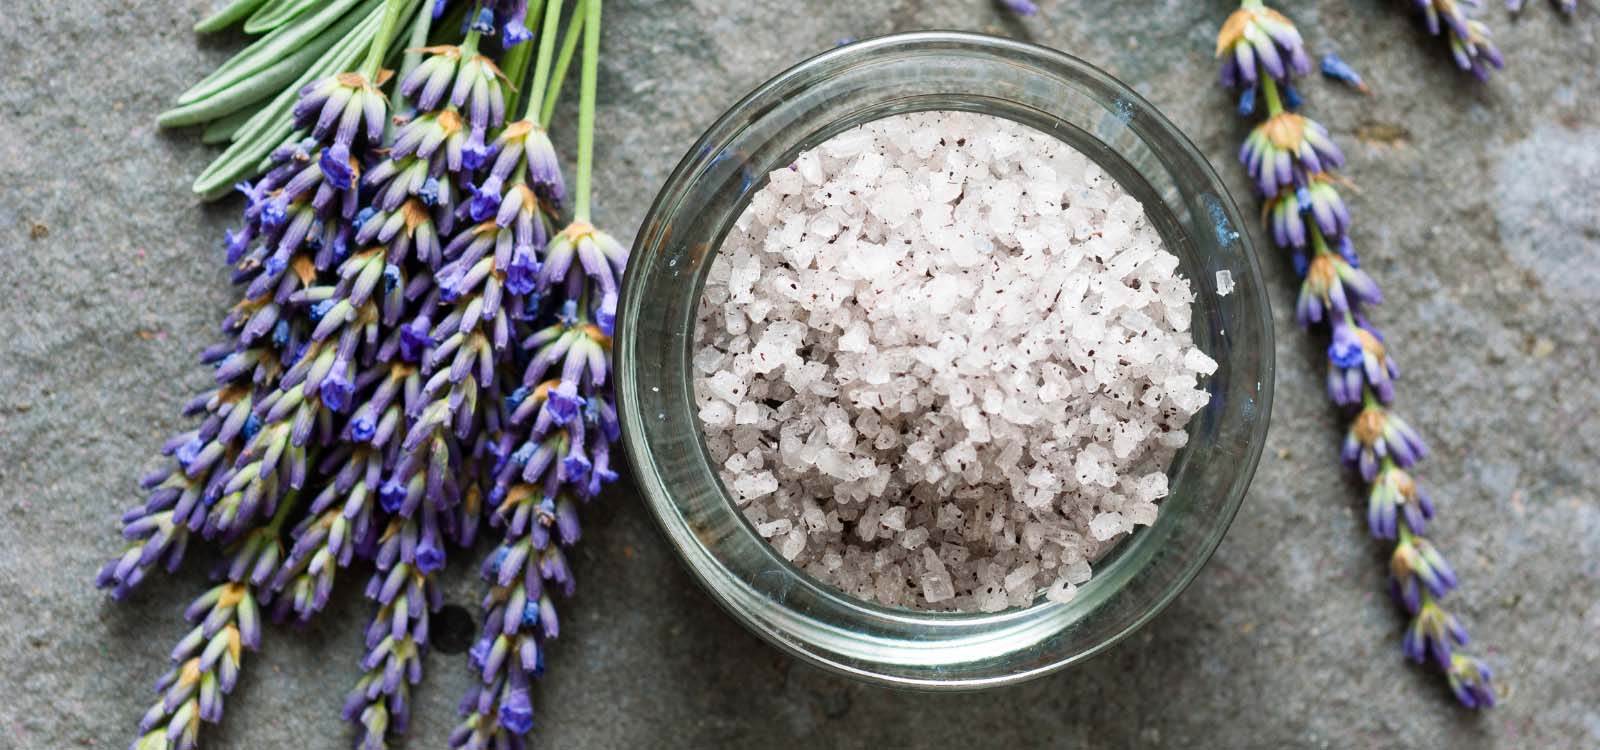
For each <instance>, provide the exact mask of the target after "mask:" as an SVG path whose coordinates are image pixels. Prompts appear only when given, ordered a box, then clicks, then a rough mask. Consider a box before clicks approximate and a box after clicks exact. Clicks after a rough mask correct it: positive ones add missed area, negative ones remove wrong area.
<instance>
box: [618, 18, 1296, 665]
mask: <svg viewBox="0 0 1600 750" xmlns="http://www.w3.org/2000/svg"><path fill="white" fill-rule="evenodd" d="M936 109H937V110H970V111H975V112H982V113H986V114H990V115H997V116H1000V117H1006V118H1010V119H1012V120H1016V121H1018V122H1021V123H1024V124H1026V125H1029V126H1032V127H1034V128H1036V129H1038V130H1041V131H1044V132H1047V133H1052V134H1054V135H1056V136H1058V137H1060V138H1061V139H1062V140H1064V141H1066V142H1068V143H1069V144H1071V145H1072V146H1074V147H1076V148H1077V149H1078V150H1080V151H1082V152H1083V153H1084V154H1086V155H1088V156H1089V157H1090V158H1091V159H1093V160H1095V161H1096V162H1097V163H1098V164H1099V165H1100V166H1101V167H1102V168H1103V169H1105V170H1106V171H1107V172H1108V173H1109V174H1110V175H1111V176H1112V177H1114V178H1115V179H1116V180H1117V181H1119V182H1120V183H1122V185H1124V186H1125V187H1126V188H1127V189H1128V190H1129V191H1130V192H1131V193H1133V195H1134V196H1135V197H1137V198H1138V199H1139V200H1140V201H1141V202H1142V203H1143V204H1144V207H1145V210H1146V213H1147V215H1148V216H1149V219H1150V220H1151V221H1152V222H1153V223H1154V225H1155V226H1156V227H1157V228H1158V229H1159V231H1160V232H1161V234H1162V236H1163V238H1164V240H1165V242H1166V245H1167V249H1168V250H1169V251H1171V252H1173V253H1174V254H1176V255H1177V256H1178V257H1179V259H1180V269H1179V270H1180V272H1181V273H1183V274H1184V275H1185V276H1187V277H1188V278H1189V279H1190V280H1191V283H1192V284H1193V286H1194V288H1195V290H1196V299H1195V302H1194V310H1193V312H1194V315H1193V321H1194V322H1193V329H1194V337H1195V343H1196V344H1197V345H1198V346H1199V347H1200V348H1201V349H1202V350H1203V351H1205V352H1206V353H1207V354H1208V355H1210V356H1211V358H1212V359H1215V360H1216V361H1217V363H1218V365H1219V366H1218V369H1217V371H1216V373H1215V374H1213V375H1212V376H1210V378H1208V379H1207V380H1206V381H1205V382H1204V386H1205V387H1206V388H1208V389H1209V391H1210V393H1211V402H1210V404H1209V405H1208V406H1206V407H1205V409H1204V410H1203V411H1201V412H1200V413H1199V414H1197V415H1195V417H1194V419H1193V420H1192V421H1191V423H1190V425H1189V444H1188V446H1187V447H1186V448H1185V449H1184V450H1183V451H1182V452H1180V453H1179V455H1178V456H1177V458H1176V459H1175V460H1174V461H1173V464H1172V466H1171V467H1170V469H1169V470H1168V475H1169V480H1170V482H1169V483H1170V487H1171V495H1170V496H1169V497H1167V498H1166V499H1165V500H1163V501H1162V504H1161V512H1160V515H1159V518H1158V520H1157V521H1156V523H1155V524H1154V525H1153V526H1150V527H1148V528H1143V529H1140V530H1139V531H1137V532H1136V533H1134V534H1132V535H1131V536H1129V537H1128V538H1126V539H1125V540H1124V541H1122V542H1121V543H1120V544H1119V545H1117V547H1116V548H1115V549H1113V550H1112V552H1111V553H1110V554H1108V555H1107V556H1105V557H1102V558H1101V559H1100V560H1099V561H1097V562H1095V564H1094V577H1093V579H1092V580H1090V581H1089V582H1088V583H1087V584H1085V585H1083V586H1081V587H1080V588H1079V590H1078V593H1077V596H1076V597H1075V598H1073V599H1072V600H1071V601H1069V602H1067V603H1057V602H1053V601H1049V600H1046V599H1044V598H1043V597H1042V596H1039V597H1036V598H1035V602H1034V604H1033V605H1032V606H1030V607H1026V608H1019V609H1013V610H1007V611H1003V612H998V613H993V614H959V613H932V612H918V611H912V610H907V609H900V608H890V607H883V606H879V605H877V604H874V603H870V602H865V601H861V600H859V599H855V598H853V597H851V596H849V595H847V594H845V593H843V592H840V591H838V590H836V589H834V588H832V587H830V586H828V585H825V584H822V583H820V582H818V581H816V580H815V579H813V578H811V577H810V576H809V575H808V574H806V573H805V572H803V571H801V570H800V569H799V568H796V567H795V566H793V565H791V564H790V563H789V562H788V561H786V560H784V559H783V558H782V557H781V556H780V555H779V554H778V553H777V551H776V550H774V549H773V548H772V546H771V545H769V544H768V543H767V541H766V540H764V539H762V538H761V537H760V536H758V535H757V534H756V532H755V530H754V529H753V528H752V527H751V525H750V524H749V523H748V522H747V521H746V520H745V518H744V517H743V515H742V513H740V511H739V510H738V509H737V508H736V507H735V506H734V504H733V502H732V500H731V499H730V497H729V494H728V492H727V490H726V489H725V488H724V487H723V486H722V484H721V482H720V481H719V480H718V478H717V475H716V472H715V470H714V467H713V465H712V463H711V460H710V457H709V455H708V454H707V451H706V448H705V444H704V440H703V438H702V436H701V431H700V426H699V420H698V417H697V416H696V409H695V406H694V397H693V385H692V383H691V379H690V356H691V345H692V343H693V341H694V325H695V311H696V303H697V301H698V300H699V298H700V294H701V289H702V287H703V285H704V283H705V277H706V272H707V270H708V269H709V268H710V265H711V261H712V259H713V258H714V257H715V253H716V248H717V247H718V246H719V245H720V243H721V242H722V238H723V237H724V236H725V235H726V233H727V232H728V231H729V229H730V227H731V226H732V224H733V222H734V220H735V219H736V218H737V217H738V215H739V214H740V212H742V211H743V210H744V208H745V205H746V204H747V202H748V201H749V198H750V196H751V195H752V194H753V193H754V191H755V190H756V189H758V188H759V187H760V186H761V185H762V184H763V183H764V181H765V179H766V175H767V174H768V173H769V172H771V171H772V170H774V169H777V168H779V167H782V166H786V165H788V164H789V163H790V162H791V161H792V160H793V159H794V157H795V156H796V155H797V154H798V153H800V152H801V151H803V150H805V149H808V148H811V147H813V146H815V145H817V144H819V143H821V142H822V141H825V140H827V139H828V138H829V137H831V136H833V135H835V134H837V133H839V132H840V131H842V130H845V129H847V128H850V127H852V126H855V125H858V124H860V123H862V122H865V121H868V120H874V119H877V118H881V117H885V116H888V115H893V114H899V113H903V112H911V111H918V110H936ZM1242 226H1244V225H1243V223H1242V221H1241V217H1240V215H1239V210H1238V208H1237V207H1236V206H1235V205H1234V203H1233V200H1232V199H1231V198H1230V197H1229V196H1228V193H1227V190H1226V189H1225V188H1224V187H1223V185H1222V182H1221V181H1220V180H1219V179H1218V178H1217V175H1216V173H1215V172H1214V171H1213V170H1212V169H1211V167H1210V165H1209V164H1207V163H1206V160H1205V158H1204V157H1202V156H1201V155H1200V152H1199V151H1198V150H1197V149H1196V148H1195V147H1194V145H1193V144H1191V143H1190V142H1189V140H1188V139H1187V138H1185V137H1184V135H1183V134H1182V133H1180V132H1178V129H1177V128H1176V127H1174V126H1173V125H1172V123H1171V122H1168V121H1167V119H1166V118H1165V117H1163V116H1162V115H1161V113H1160V112H1158V111H1156V109H1155V107H1153V106H1151V105H1150V103H1149V102H1146V101H1145V100H1144V99H1143V98H1141V97H1140V96H1139V95H1138V94H1135V93H1134V92H1133V91H1132V90H1130V89H1129V88H1128V87H1127V86H1125V85H1123V84H1122V83H1120V82H1118V81H1117V80H1115V79H1113V78H1112V77H1111V76H1109V75H1107V74H1106V73H1104V72H1102V71H1100V70H1098V69H1096V68H1094V67H1093V66H1091V65H1089V64H1087V63H1085V62H1083V61H1082V60H1078V59H1076V58H1073V57H1071V56H1069V55H1066V54H1063V53H1061V52H1057V51H1054V50H1050V49H1046V48H1043V47H1038V46H1034V45H1030V44H1024V43H1020V42H1015V41H1010V40H1006V39H1000V38H996V37H990V36H983V35H978V34H965V33H952V32H919V33H910V34H897V35H893V36H886V37H881V38H877V39H872V40H867V41H863V42H858V43H855V44H851V45H849V46H845V47H840V48H838V49H834V50H832V51H829V52H827V53H824V54H821V55H818V56H816V57H813V58H811V59H810V60H807V61H805V62H803V63H801V64H799V65H797V66H795V67H793V68H790V69H789V70H787V71H785V72H784V73H782V74H781V75H779V76H777V77H776V78H773V79H772V80H770V81H768V82H767V83H765V84H763V85H762V86H761V87H759V88H757V89H756V90H755V91H754V92H753V93H751V94H750V95H749V96H746V97H745V98H744V99H743V100H741V101H740V102H739V103H738V104H735V105H734V106H733V108H732V109H730V110H728V112H727V113H726V114H724V115H723V116H722V117H721V118H719V119H718V120H717V122H716V123H715V124H713V125H712V126H711V128H710V129H709V130H707V131H706V133H705V135H704V136H702V137H701V138H700V141H699V142H698V143H696V144H695V145H694V147H693V148H692V149H691V150H690V151H689V153H688V155H687V156H685V157H684V159H683V161H682V162H680V163H679V164H678V167H677V169H676V170H674V171H673V173H672V176H671V177H669V178H668V180H667V182H666V185H665V186H664V187H663V188H662V189H661V193H660V195H658V196H657V198H656V201H655V204H654V205H653V206H651V208H650V213H649V215H648V216H647V217H646V219H645V222H644V226H643V227H642V228H641V230H640V232H639V236H638V240H637V241H636V243H635V245H634V248H633V255H632V260H631V264H630V266H629V270H628V273H627V277H626V279H625V280H624V283H623V291H622V298H621V302H620V305H619V309H620V312H619V319H618V324H617V331H618V332H619V333H618V336H617V339H616V341H615V347H614V357H615V360H616V378H617V382H616V384H617V391H618V393H617V398H618V408H619V412H620V418H621V422H622V430H623V441H624V444H625V448H626V452H627V456H628V462H629V464H630V466H631V467H632V469H633V475H634V480H635V482H636V483H637V485H638V487H639V489H640V490H641V492H642V493H643V496H644V499H645V502H646V503H647V504H648V505H649V507H650V510H651V511H652V512H653V513H654V514H655V516H656V520H657V521H659V522H660V524H661V527H662V529H663V531H665V532H666V536H667V538H668V539H669V540H670V541H671V543H672V545H673V546H674V547H675V548H676V549H677V551H678V553H679V554H680V555H681V556H682V557H683V561H684V563H685V564H686V565H687V566H688V568H689V570H690V571H691V572H692V573H693V574H694V575H695V577H696V578H698V579H699V581H700V583H701V584H702V585H703V586H705V588H706V590H707V591H709V592H710V593H711V595H712V598H714V599H716V600H717V602H718V603H720V604H721V605H722V606H723V607H724V608H726V609H727V610H728V611H729V612H730V613H732V614H733V616H734V617H736V618H738V619H739V620H740V621H741V622H743V623H744V624H745V625H746V626H747V627H749V628H750V629H751V630H753V631H754V632H755V633H757V634H758V635H760V636H761V637H763V638H765V639H766V640H768V641H770V642H772V643H773V644H776V645H777V646H778V647H780V648H782V649H784V650H786V651H788V652H790V653H792V654H794V655H796V656H799V657H801V658H803V659H805V660H807V661H810V662H813V663H816V664H819V665H821V666H823V667H826V668H828V669H831V670H833V671H836V672H839V673H842V674H846V675H851V676H854V677H858V678H861V679H863V680H866V681H869V682H875V683H880V684H887V685H892V686H898V687H911V688H923V689H969V688H979V687H986V686H993V685H1001V684H1007V683H1013V682H1019V681H1022V680H1025V679H1028V678H1031V677H1037V676H1039V675H1043V674H1046V673H1048V672H1051V671H1054V670H1057V669H1061V668H1063V667H1066V666H1068V665H1070V664H1074V663H1077V662H1081V661H1083V660H1085V659H1088V658H1089V657H1091V656H1093V655H1095V654H1097V653H1099V652H1101V651H1104V650H1105V649H1107V648H1109V647H1110V646H1111V645H1112V644H1114V643H1116V642H1117V641H1118V640H1119V639H1121V638H1124V637H1126V636H1127V635H1128V634H1129V633H1131V632H1133V631H1134V630H1136V629H1137V628H1139V626H1141V625H1143V624H1144V623H1145V622H1147V621H1149V620H1150V618H1152V617H1154V616H1155V615H1156V613H1157V612H1160V611H1161V609H1162V608H1163V607H1165V606H1166V605H1167V604H1168V603H1169V602H1171V601H1172V600H1173V598H1174V597H1176V596H1177V595H1178V593H1179V592H1181V591H1182V590H1183V588H1184V587H1185V586H1186V585H1188V583H1189V581H1190V580H1192V579H1193V578H1194V576H1195V575H1196V574H1197V573H1198V572H1199V571H1200V568H1201V567H1202V566H1203V565H1204V564H1205V562H1206V560H1207V559H1208V558H1209V557H1210V556H1211V553H1212V552H1213V551H1214V550H1215V549H1216V547H1217V544H1218V543H1219V542H1221V541H1222V536H1223V534H1224V533H1225V532H1226V531H1227V529H1228V525H1229V524H1230V523H1231V522H1232V520H1233V516H1234V513H1235V512H1236V511H1237V510H1238V509H1239V504H1240V502H1241V501H1242V500H1243V498H1244V494H1245V490H1246V489H1247V488H1248V487H1249V485H1250V478H1251V475H1252V474H1253V473H1254V472H1255V467H1256V461H1257V459H1258V458H1259V457H1260V455H1261V447H1262V444H1263V442H1264V441H1265V439H1266V434H1267V422H1268V416H1269V414H1270V413H1271V405H1272V365H1273V360H1272V356H1273V348H1272V316H1271V313H1270V310H1269V309H1268V306H1267V295H1266V292H1265V290H1264V289H1263V288H1262V277H1261V272H1260V268H1259V266H1258V264H1257V261H1256V256H1255V252H1254V250H1253V249H1252V247H1251V244H1250V239H1249V237H1248V235H1246V234H1245V233H1243V232H1241V231H1239V229H1238V228H1239V227H1242ZM1219 271H1227V272H1229V273H1230V274H1231V275H1232V277H1233V283H1234V284H1235V287H1234V289H1233V290H1232V293H1231V294H1227V295H1219V294H1218V293H1217V292H1216V287H1215V284H1216V277H1217V273H1218V272H1219Z"/></svg>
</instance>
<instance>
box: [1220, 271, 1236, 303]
mask: <svg viewBox="0 0 1600 750" xmlns="http://www.w3.org/2000/svg"><path fill="white" fill-rule="evenodd" d="M1232 293H1233V272H1232V271H1218V272H1217V296H1218V297H1226V296H1228V295H1230V294H1232Z"/></svg>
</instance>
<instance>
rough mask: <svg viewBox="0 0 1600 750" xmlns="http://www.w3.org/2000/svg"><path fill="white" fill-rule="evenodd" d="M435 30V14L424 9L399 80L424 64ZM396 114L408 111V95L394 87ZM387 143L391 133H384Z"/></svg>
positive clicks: (391, 124) (413, 25)
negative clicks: (427, 47)
mask: <svg viewBox="0 0 1600 750" xmlns="http://www.w3.org/2000/svg"><path fill="white" fill-rule="evenodd" d="M432 30H433V13H432V11H430V10H428V9H427V8H423V9H422V10H421V11H420V12H418V13H417V20H415V21H412V22H411V37H410V38H409V39H407V40H406V54H405V57H403V58H401V59H400V76H399V79H398V80H401V81H404V80H405V79H406V76H409V75H411V71H413V70H416V69H417V66H418V65H421V64H422V52H420V51H419V50H420V49H421V48H422V47H426V46H428V34H429V32H431V31H432ZM390 109H391V111H393V112H395V113H396V114H398V113H400V112H404V111H405V109H406V95H405V94H402V93H400V87H399V86H398V85H397V86H395V87H394V106H393V107H391V108H390ZM386 128H387V129H388V130H391V131H392V130H393V129H394V118H392V117H391V118H389V124H388V125H387V126H386ZM383 140H384V142H385V143H388V142H389V133H387V132H386V133H384V138H383Z"/></svg>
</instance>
